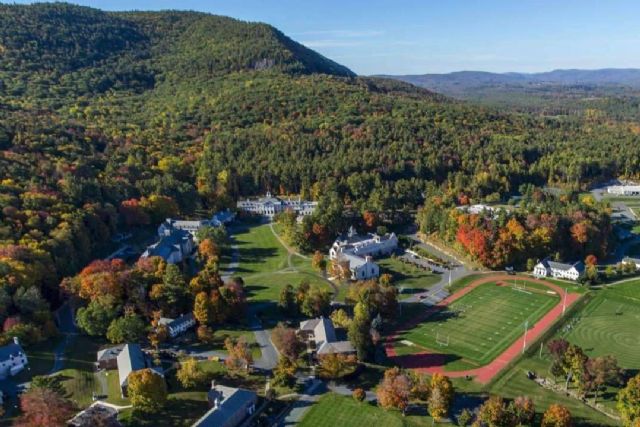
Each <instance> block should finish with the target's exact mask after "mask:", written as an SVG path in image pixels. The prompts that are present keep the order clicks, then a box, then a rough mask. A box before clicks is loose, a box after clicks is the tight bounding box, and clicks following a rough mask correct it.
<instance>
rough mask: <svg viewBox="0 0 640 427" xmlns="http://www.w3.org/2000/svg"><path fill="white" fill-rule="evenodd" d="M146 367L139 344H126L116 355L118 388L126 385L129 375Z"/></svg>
mask: <svg viewBox="0 0 640 427" xmlns="http://www.w3.org/2000/svg"><path fill="white" fill-rule="evenodd" d="M146 367H147V364H146V362H145V357H144V353H143V352H142V349H141V348H140V345H139V344H126V345H125V346H124V347H123V348H122V351H121V352H120V354H119V355H118V378H119V379H120V386H123V385H126V384H127V379H128V378H129V374H130V373H131V372H134V371H139V370H140V369H144V368H146Z"/></svg>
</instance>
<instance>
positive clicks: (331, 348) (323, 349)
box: [316, 341, 356, 354]
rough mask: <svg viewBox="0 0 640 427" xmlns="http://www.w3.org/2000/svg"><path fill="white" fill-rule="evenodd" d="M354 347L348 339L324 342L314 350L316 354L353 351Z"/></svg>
mask: <svg viewBox="0 0 640 427" xmlns="http://www.w3.org/2000/svg"><path fill="white" fill-rule="evenodd" d="M355 351H356V349H355V348H354V347H353V344H351V342H350V341H335V342H324V343H322V345H321V346H320V347H318V349H317V350H316V353H317V354H334V353H353V352H355Z"/></svg>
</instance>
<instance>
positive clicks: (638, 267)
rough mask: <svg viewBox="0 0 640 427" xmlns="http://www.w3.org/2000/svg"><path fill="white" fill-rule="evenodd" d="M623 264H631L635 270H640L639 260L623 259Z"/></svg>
mask: <svg viewBox="0 0 640 427" xmlns="http://www.w3.org/2000/svg"><path fill="white" fill-rule="evenodd" d="M622 263H623V264H633V265H634V266H635V267H636V270H640V258H631V257H625V258H624V259H623V260H622Z"/></svg>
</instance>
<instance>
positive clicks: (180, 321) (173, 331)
mask: <svg viewBox="0 0 640 427" xmlns="http://www.w3.org/2000/svg"><path fill="white" fill-rule="evenodd" d="M158 324H160V325H165V326H166V327H167V330H168V331H169V336H170V337H171V338H175V337H177V336H178V335H181V334H183V333H185V332H186V331H187V330H188V329H190V328H193V327H194V326H195V325H196V319H195V317H193V313H188V314H183V315H182V316H180V317H178V318H177V319H169V318H168V317H161V318H160V320H159V321H158Z"/></svg>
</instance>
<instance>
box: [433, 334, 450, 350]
mask: <svg viewBox="0 0 640 427" xmlns="http://www.w3.org/2000/svg"><path fill="white" fill-rule="evenodd" d="M436 344H438V345H439V346H440V347H449V335H447V336H446V339H445V336H444V335H442V336H441V335H440V332H436Z"/></svg>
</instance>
